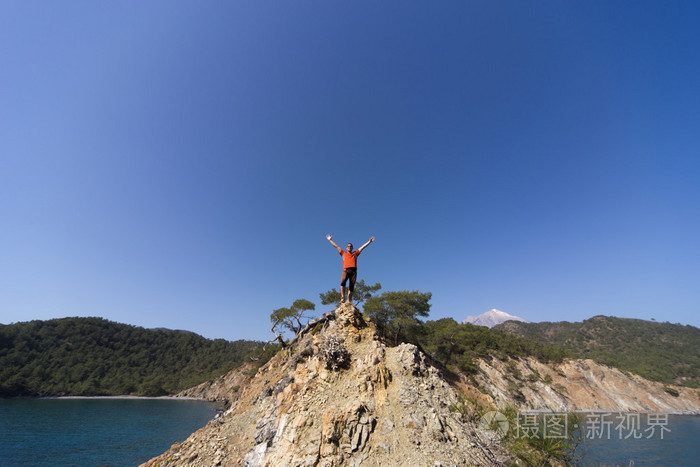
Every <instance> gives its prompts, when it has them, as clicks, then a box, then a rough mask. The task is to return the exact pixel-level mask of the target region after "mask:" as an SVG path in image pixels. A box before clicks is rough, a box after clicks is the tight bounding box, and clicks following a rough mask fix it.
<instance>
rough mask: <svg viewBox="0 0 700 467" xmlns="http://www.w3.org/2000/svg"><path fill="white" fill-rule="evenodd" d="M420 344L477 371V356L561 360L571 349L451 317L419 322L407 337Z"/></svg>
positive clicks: (444, 361)
mask: <svg viewBox="0 0 700 467" xmlns="http://www.w3.org/2000/svg"><path fill="white" fill-rule="evenodd" d="M406 341H407V342H411V343H414V344H416V345H418V346H420V347H421V349H422V350H423V351H425V352H426V353H427V354H428V355H430V356H431V357H432V358H434V359H435V360H437V361H438V362H440V363H441V364H443V365H445V366H456V367H458V368H459V369H460V370H461V371H462V372H464V373H467V374H471V373H475V372H476V371H477V366H476V359H479V358H486V359H490V358H492V357H495V358H499V359H509V358H519V357H528V356H531V357H535V358H536V359H538V360H540V361H542V362H560V361H561V360H562V359H563V358H564V357H567V356H569V353H568V352H566V351H564V350H562V349H561V348H559V347H557V346H553V345H548V344H543V343H540V342H537V341H535V340H533V339H527V338H524V337H518V336H513V335H510V334H507V333H505V332H503V331H500V330H496V329H489V328H487V327H484V326H475V325H473V324H459V323H457V322H456V321H455V320H453V319H452V318H443V319H439V320H437V321H426V322H424V323H419V324H417V325H416V326H414V327H413V328H412V329H411V332H410V333H409V335H408V338H407V339H406Z"/></svg>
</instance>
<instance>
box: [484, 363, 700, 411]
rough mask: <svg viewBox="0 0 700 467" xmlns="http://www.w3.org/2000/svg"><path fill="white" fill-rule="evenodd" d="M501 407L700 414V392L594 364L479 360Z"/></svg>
mask: <svg viewBox="0 0 700 467" xmlns="http://www.w3.org/2000/svg"><path fill="white" fill-rule="evenodd" d="M475 380H476V382H477V383H478V384H479V386H480V387H482V388H483V389H485V391H486V392H487V393H489V394H490V395H491V396H492V397H493V400H494V402H495V405H497V406H499V407H502V406H503V405H505V404H512V405H514V406H515V407H517V408H518V409H520V410H541V411H545V410H549V411H555V412H561V411H567V412H595V411H603V412H648V413H681V414H700V394H699V391H698V390H697V389H692V388H687V387H683V386H671V385H664V384H661V383H657V382H653V381H649V380H647V379H644V378H642V377H641V376H638V375H635V374H632V373H627V372H624V371H622V370H619V369H617V368H612V367H609V366H606V365H602V364H600V363H597V362H595V361H593V360H578V359H573V360H565V361H564V362H562V363H560V364H544V363H542V362H539V361H538V360H536V359H534V358H523V359H519V360H517V361H515V360H511V361H509V362H504V361H500V360H496V359H493V360H491V361H486V360H480V361H479V373H478V374H477V375H476V376H475Z"/></svg>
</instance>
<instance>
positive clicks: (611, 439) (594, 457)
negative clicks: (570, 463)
mask: <svg viewBox="0 0 700 467" xmlns="http://www.w3.org/2000/svg"><path fill="white" fill-rule="evenodd" d="M582 428H583V431H582V435H583V437H584V439H583V443H582V445H581V446H580V448H579V450H578V452H579V453H580V454H581V455H582V456H581V458H580V463H581V464H583V465H594V466H621V467H628V466H700V416H697V415H695V416H693V415H667V414H617V413H607V414H606V413H601V414H588V415H586V418H585V419H584V425H583V427H582Z"/></svg>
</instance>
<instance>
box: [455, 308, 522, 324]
mask: <svg viewBox="0 0 700 467" xmlns="http://www.w3.org/2000/svg"><path fill="white" fill-rule="evenodd" d="M510 320H513V321H522V322H523V323H527V321H525V320H524V319H522V318H519V317H517V316H513V315H509V314H508V313H506V312H505V311H501V310H497V309H495V308H494V309H493V310H489V311H487V312H486V313H482V314H480V315H479V316H467V319H465V320H464V321H462V324H466V323H470V324H474V325H476V326H486V327H488V328H492V327H494V326H497V325H499V324H501V323H505V322H506V321H510Z"/></svg>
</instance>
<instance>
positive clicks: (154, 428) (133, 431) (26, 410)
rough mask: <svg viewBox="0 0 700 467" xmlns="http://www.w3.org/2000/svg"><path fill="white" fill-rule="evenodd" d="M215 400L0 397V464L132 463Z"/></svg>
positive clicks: (164, 444) (181, 431) (183, 434)
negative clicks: (5, 398)
mask: <svg viewBox="0 0 700 467" xmlns="http://www.w3.org/2000/svg"><path fill="white" fill-rule="evenodd" d="M216 408H217V406H216V404H213V403H210V402H201V401H187V400H167V399H11V400H2V399H0V466H2V467H15V466H134V465H138V464H140V463H142V462H145V461H147V460H148V459H150V458H152V457H154V456H157V455H159V454H161V453H163V452H164V451H166V450H167V449H168V448H169V447H170V446H171V445H172V444H173V443H175V442H180V441H184V440H185V439H186V438H187V437H188V436H189V435H190V434H191V433H193V432H194V431H196V430H198V429H199V428H201V427H203V426H204V425H206V424H207V422H208V421H209V420H211V419H212V418H214V416H215V415H216Z"/></svg>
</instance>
